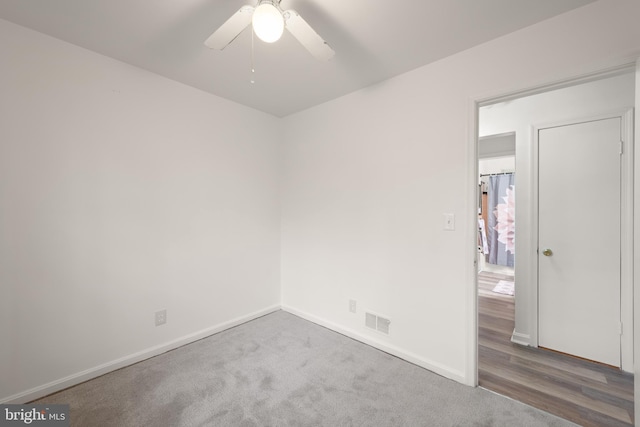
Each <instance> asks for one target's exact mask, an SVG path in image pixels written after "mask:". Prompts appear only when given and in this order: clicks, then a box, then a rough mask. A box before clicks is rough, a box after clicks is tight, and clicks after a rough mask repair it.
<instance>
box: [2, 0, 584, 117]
mask: <svg viewBox="0 0 640 427" xmlns="http://www.w3.org/2000/svg"><path fill="white" fill-rule="evenodd" d="M593 1H594V0H282V3H281V6H282V8H283V9H295V10H297V11H298V12H299V13H300V15H301V16H302V17H303V18H304V19H305V20H306V21H307V22H308V23H309V24H310V25H311V26H312V27H313V28H314V29H315V30H316V31H317V32H318V33H319V34H320V35H321V36H322V37H323V38H324V39H325V40H326V41H327V42H328V43H329V45H330V46H331V47H332V48H333V49H334V50H335V51H336V55H335V57H334V58H333V59H331V60H330V61H328V62H320V61H317V60H316V59H314V58H313V57H312V56H311V55H310V54H309V53H308V52H307V51H306V50H305V49H304V48H303V47H302V46H301V45H300V44H299V43H298V42H297V41H296V40H295V39H294V38H293V37H292V36H291V35H290V34H288V33H287V32H286V31H285V34H284V35H283V37H282V39H281V40H280V41H278V42H276V43H274V44H266V43H263V42H261V41H259V40H258V39H257V38H256V39H255V46H254V64H255V70H256V72H255V77H254V78H255V83H254V84H252V83H251V82H250V80H251V31H249V29H248V30H247V31H245V32H243V33H242V34H241V35H240V36H239V37H238V38H237V39H236V40H235V41H234V42H233V43H232V44H231V45H229V46H228V47H227V48H226V49H225V50H223V51H215V50H209V49H208V48H206V47H204V45H203V42H204V40H205V39H206V38H207V37H208V36H209V35H210V34H211V33H212V32H213V31H214V30H215V29H216V28H218V27H219V26H220V25H221V24H222V23H223V22H225V21H226V19H227V18H229V17H230V16H231V15H232V14H233V13H234V12H236V11H237V10H238V9H239V8H240V7H241V6H242V5H244V4H255V3H256V0H103V1H99V0H55V1H54V0H2V1H1V2H0V18H3V19H6V20H7V21H11V22H13V23H16V24H19V25H22V26H25V27H28V28H31V29H34V30H36V31H39V32H42V33H45V34H48V35H51V36H53V37H56V38H59V39H62V40H65V41H67V42H69V43H72V44H75V45H78V46H81V47H84V48H87V49H90V50H92V51H95V52H98V53H101V54H103V55H106V56H110V57H112V58H115V59H118V60H120V61H123V62H126V63H129V64H132V65H135V66H137V67H140V68H143V69H146V70H149V71H152V72H154V73H157V74H160V75H162V76H165V77H168V78H170V79H173V80H177V81H179V82H182V83H185V84H187V85H190V86H193V87H196V88H199V89H202V90H204V91H207V92H210V93H213V94H215V95H218V96H221V97H223V98H227V99H230V100H233V101H236V102H239V103H241V104H244V105H247V106H250V107H253V108H256V109H258V110H262V111H265V112H267V113H271V114H273V115H275V116H279V117H282V116H286V115H288V114H291V113H294V112H297V111H301V110H304V109H306V108H309V107H311V106H314V105H317V104H320V103H322V102H325V101H328V100H330V99H334V98H336V97H339V96H341V95H344V94H347V93H349V92H353V91H355V90H358V89H361V88H363V87H366V86H369V85H371V84H373V83H377V82H380V81H382V80H385V79H387V78H389V77H392V76H395V75H398V74H401V73H404V72H406V71H409V70H411V69H414V68H417V67H419V66H422V65H425V64H428V63H430V62H433V61H436V60H438V59H441V58H444V57H446V56H449V55H452V54H454V53H456V52H460V51H462V50H465V49H468V48H470V47H472V46H476V45H478V44H481V43H483V42H486V41H488V40H491V39H494V38H496V37H499V36H501V35H504V34H507V33H510V32H513V31H515V30H518V29H520V28H523V27H526V26H529V25H532V24H534V23H536V22H540V21H542V20H545V19H547V18H550V17H552V16H555V15H558V14H561V13H564V12H567V11H569V10H571V9H575V8H577V7H581V6H583V5H586V4H588V3H591V2H593Z"/></svg>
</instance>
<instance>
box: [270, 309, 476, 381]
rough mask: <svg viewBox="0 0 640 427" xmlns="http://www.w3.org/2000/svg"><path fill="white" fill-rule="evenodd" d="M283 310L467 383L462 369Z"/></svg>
mask: <svg viewBox="0 0 640 427" xmlns="http://www.w3.org/2000/svg"><path fill="white" fill-rule="evenodd" d="M282 310H284V311H286V312H288V313H291V314H294V315H296V316H298V317H301V318H303V319H306V320H308V321H310V322H313V323H315V324H317V325H320V326H324V327H325V328H327V329H331V330H332V331H335V332H338V333H340V334H342V335H346V336H348V337H349V338H353V339H354V340H356V341H360V342H362V343H364V344H367V345H370V346H371V347H375V348H377V349H378V350H382V351H384V352H385V353H389V354H391V355H393V356H396V357H399V358H400V359H403V360H406V361H407V362H411V363H413V364H414V365H418V366H420V367H422V368H425V369H427V370H429V371H432V372H435V373H436V374H438V375H441V376H443V377H446V378H449V379H451V380H454V381H457V382H459V383H462V384H467V381H466V380H467V379H466V376H465V375H464V373H463V372H461V371H457V370H454V369H451V368H450V367H448V366H445V365H442V364H440V363H436V362H433V361H431V360H426V359H424V358H422V357H420V356H418V355H415V354H413V353H411V352H408V351H405V350H403V349H401V348H399V347H396V346H393V345H390V344H387V343H384V342H382V341H379V340H377V339H375V338H372V337H369V336H366V335H363V334H361V333H359V332H357V331H354V330H353V329H349V328H345V327H343V326H341V325H338V324H336V323H333V322H330V321H328V320H325V319H322V318H320V317H317V316H314V315H312V314H309V313H306V312H304V311H301V310H298V309H296V308H293V307H291V306H288V305H282Z"/></svg>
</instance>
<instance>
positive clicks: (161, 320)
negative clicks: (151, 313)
mask: <svg viewBox="0 0 640 427" xmlns="http://www.w3.org/2000/svg"><path fill="white" fill-rule="evenodd" d="M165 323H167V310H160V311H156V326H160V325H164V324H165Z"/></svg>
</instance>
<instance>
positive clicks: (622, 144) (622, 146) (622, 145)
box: [620, 141, 624, 155]
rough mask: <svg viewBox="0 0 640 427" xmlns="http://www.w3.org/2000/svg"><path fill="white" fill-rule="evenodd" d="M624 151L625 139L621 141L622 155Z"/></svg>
mask: <svg viewBox="0 0 640 427" xmlns="http://www.w3.org/2000/svg"><path fill="white" fill-rule="evenodd" d="M623 152H624V141H620V155H622V153H623Z"/></svg>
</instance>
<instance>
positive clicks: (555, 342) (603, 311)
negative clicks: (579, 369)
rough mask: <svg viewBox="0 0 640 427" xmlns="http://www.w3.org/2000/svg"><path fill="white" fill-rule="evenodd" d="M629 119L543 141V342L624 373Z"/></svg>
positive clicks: (563, 131)
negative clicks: (624, 171)
mask: <svg viewBox="0 0 640 427" xmlns="http://www.w3.org/2000/svg"><path fill="white" fill-rule="evenodd" d="M620 141H621V118H620V117H616V118H610V119H605V120H596V121H590V122H584V123H576V124H571V125H567V126H559V127H552V128H546V129H540V130H539V134H538V343H539V346H540V347H546V348H549V349H553V350H557V351H561V352H563V353H568V354H572V355H575V356H579V357H583V358H585V359H590V360H595V361H598V362H602V363H606V364H609V365H613V366H618V367H619V366H620Z"/></svg>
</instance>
